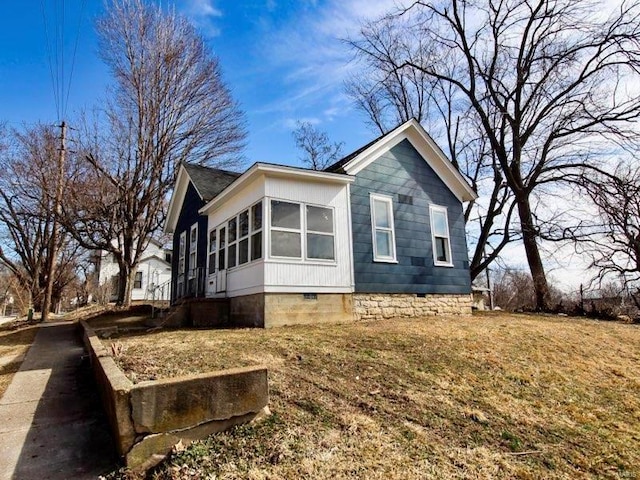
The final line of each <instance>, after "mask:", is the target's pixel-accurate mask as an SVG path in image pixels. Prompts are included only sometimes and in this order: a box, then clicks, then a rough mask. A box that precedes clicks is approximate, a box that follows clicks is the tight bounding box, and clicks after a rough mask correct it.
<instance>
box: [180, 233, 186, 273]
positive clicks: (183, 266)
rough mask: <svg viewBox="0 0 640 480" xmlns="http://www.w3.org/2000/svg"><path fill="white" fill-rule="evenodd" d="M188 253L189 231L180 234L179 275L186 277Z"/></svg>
mask: <svg viewBox="0 0 640 480" xmlns="http://www.w3.org/2000/svg"><path fill="white" fill-rule="evenodd" d="M186 251H187V231H186V230H185V231H184V232H182V233H181V234H180V243H179V246H178V274H180V275H184V273H185V269H186V266H187V265H186V262H185V255H186Z"/></svg>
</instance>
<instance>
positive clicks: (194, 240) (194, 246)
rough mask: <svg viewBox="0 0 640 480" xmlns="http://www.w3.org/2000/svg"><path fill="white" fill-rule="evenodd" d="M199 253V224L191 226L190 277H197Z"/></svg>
mask: <svg viewBox="0 0 640 480" xmlns="http://www.w3.org/2000/svg"><path fill="white" fill-rule="evenodd" d="M197 253H198V224H197V223H194V224H193V225H192V226H191V232H190V234H189V279H192V278H195V277H196V257H197Z"/></svg>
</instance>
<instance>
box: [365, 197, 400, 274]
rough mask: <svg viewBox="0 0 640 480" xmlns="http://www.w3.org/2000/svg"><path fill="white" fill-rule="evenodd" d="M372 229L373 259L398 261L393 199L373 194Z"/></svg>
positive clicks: (377, 260) (371, 198)
mask: <svg viewBox="0 0 640 480" xmlns="http://www.w3.org/2000/svg"><path fill="white" fill-rule="evenodd" d="M370 200H371V231H372V234H373V261H374V262H390V263H395V262H396V239H395V230H394V226H393V200H392V199H391V197H387V196H384V195H376V194H373V193H372V194H371V196H370Z"/></svg>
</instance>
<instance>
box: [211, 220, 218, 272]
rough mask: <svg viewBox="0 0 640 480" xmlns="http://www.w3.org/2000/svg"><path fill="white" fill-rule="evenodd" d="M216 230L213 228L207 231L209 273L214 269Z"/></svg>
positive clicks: (216, 247) (216, 244)
mask: <svg viewBox="0 0 640 480" xmlns="http://www.w3.org/2000/svg"><path fill="white" fill-rule="evenodd" d="M217 233H218V231H217V230H216V229H215V228H214V229H213V230H211V231H209V274H212V273H213V272H215V271H216V251H217V249H218V238H217Z"/></svg>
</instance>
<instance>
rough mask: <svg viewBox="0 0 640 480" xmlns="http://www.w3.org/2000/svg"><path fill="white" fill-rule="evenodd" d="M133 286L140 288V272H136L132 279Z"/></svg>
mask: <svg viewBox="0 0 640 480" xmlns="http://www.w3.org/2000/svg"><path fill="white" fill-rule="evenodd" d="M133 288H142V272H136V277H135V279H134V280H133Z"/></svg>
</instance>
